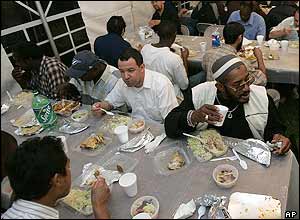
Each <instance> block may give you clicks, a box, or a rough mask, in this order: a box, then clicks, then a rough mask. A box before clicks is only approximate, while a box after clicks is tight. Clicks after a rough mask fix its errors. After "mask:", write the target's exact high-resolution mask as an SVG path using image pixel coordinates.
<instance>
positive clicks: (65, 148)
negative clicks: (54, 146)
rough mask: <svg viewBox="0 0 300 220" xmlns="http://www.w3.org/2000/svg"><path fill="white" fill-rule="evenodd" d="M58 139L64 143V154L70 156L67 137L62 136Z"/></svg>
mask: <svg viewBox="0 0 300 220" xmlns="http://www.w3.org/2000/svg"><path fill="white" fill-rule="evenodd" d="M57 137H58V138H60V139H61V141H62V142H63V144H64V152H65V153H66V155H68V144H67V140H66V137H65V136H63V135H61V136H57Z"/></svg>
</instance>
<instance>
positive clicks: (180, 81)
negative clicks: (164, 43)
mask: <svg viewBox="0 0 300 220" xmlns="http://www.w3.org/2000/svg"><path fill="white" fill-rule="evenodd" d="M141 54H142V55H143V59H144V64H145V66H146V68H147V69H150V70H153V71H156V72H159V73H162V74H164V75H165V76H166V77H168V79H169V80H170V81H171V83H172V84H173V86H174V91H175V95H176V96H178V97H181V98H183V95H182V92H181V91H180V89H182V90H185V89H187V87H188V85H189V80H188V77H187V73H186V71H185V68H184V65H183V61H182V59H181V57H180V56H179V55H177V54H176V53H173V52H171V51H170V48H169V47H160V48H158V47H154V46H152V45H151V44H146V45H145V46H144V47H143V49H142V50H141Z"/></svg>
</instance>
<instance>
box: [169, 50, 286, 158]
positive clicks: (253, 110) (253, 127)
mask: <svg viewBox="0 0 300 220" xmlns="http://www.w3.org/2000/svg"><path fill="white" fill-rule="evenodd" d="M212 71H213V77H214V79H215V80H216V81H212V82H206V83H202V84H199V85H197V86H196V87H194V88H192V90H190V91H189V94H188V95H187V97H186V99H185V100H184V101H183V102H182V103H181V105H180V106H179V107H177V108H175V109H173V110H172V111H171V112H170V113H169V114H168V116H167V117H166V120H165V130H166V134H167V136H169V137H171V138H176V137H179V136H181V135H182V133H183V132H192V131H194V130H196V129H199V130H203V129H206V128H208V127H209V128H211V127H212V128H215V129H216V130H218V131H219V132H220V134H221V135H224V136H229V137H234V138H240V139H248V138H256V139H260V140H264V141H272V142H282V147H281V148H279V149H277V150H275V151H274V153H276V154H284V153H285V152H287V151H288V150H289V148H290V146H291V142H290V140H289V139H288V138H287V137H285V136H284V135H283V133H284V130H285V127H284V125H282V123H281V122H280V120H279V115H278V112H277V109H276V107H275V106H274V102H273V100H272V98H270V97H269V96H268V95H267V93H266V89H265V87H262V86H256V85H251V84H252V83H253V81H254V79H253V78H252V77H251V76H250V75H249V73H248V72H247V69H246V66H245V64H244V63H243V62H242V60H241V59H240V58H239V57H237V56H236V55H233V54H230V55H225V56H223V57H221V58H219V59H218V60H216V61H215V63H214V64H213V66H212ZM214 105H224V106H226V107H228V109H229V110H228V113H227V115H226V116H225V117H226V118H225V121H224V123H223V125H222V126H221V127H217V126H214V124H215V123H216V122H218V121H222V118H221V117H222V116H221V114H220V113H219V112H218V108H217V107H216V106H214Z"/></svg>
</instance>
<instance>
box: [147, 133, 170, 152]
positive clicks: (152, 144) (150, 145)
mask: <svg viewBox="0 0 300 220" xmlns="http://www.w3.org/2000/svg"><path fill="white" fill-rule="evenodd" d="M166 137H167V135H166V133H162V134H161V135H159V136H157V137H156V138H155V139H154V140H153V141H151V142H150V143H148V144H146V145H145V153H147V154H148V153H150V152H152V151H154V150H155V149H156V148H157V147H158V145H159V144H160V143H161V142H162V141H163V140H164V139H165V138H166Z"/></svg>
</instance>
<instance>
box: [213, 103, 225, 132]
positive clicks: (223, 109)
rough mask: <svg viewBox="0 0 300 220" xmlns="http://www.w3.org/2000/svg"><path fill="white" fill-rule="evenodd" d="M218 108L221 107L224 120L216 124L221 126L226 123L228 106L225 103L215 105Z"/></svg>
mask: <svg viewBox="0 0 300 220" xmlns="http://www.w3.org/2000/svg"><path fill="white" fill-rule="evenodd" d="M215 106H216V107H217V108H218V109H219V113H220V114H221V115H222V116H223V118H222V121H221V122H216V123H215V124H214V125H215V126H218V127H221V126H222V125H223V123H224V120H225V117H226V114H227V112H228V108H227V107H226V106H224V105H215Z"/></svg>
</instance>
